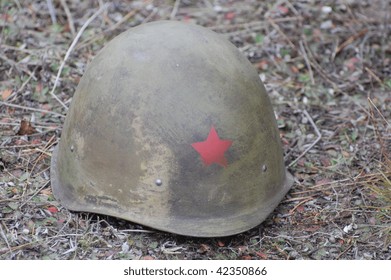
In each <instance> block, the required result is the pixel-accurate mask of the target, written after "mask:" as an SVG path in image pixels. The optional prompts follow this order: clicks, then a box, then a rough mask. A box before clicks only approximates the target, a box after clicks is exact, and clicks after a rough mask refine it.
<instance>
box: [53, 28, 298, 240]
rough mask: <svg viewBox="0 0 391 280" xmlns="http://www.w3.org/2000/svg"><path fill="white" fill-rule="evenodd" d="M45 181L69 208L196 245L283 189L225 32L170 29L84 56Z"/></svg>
mask: <svg viewBox="0 0 391 280" xmlns="http://www.w3.org/2000/svg"><path fill="white" fill-rule="evenodd" d="M51 180H52V188H53V193H54V196H55V198H56V199H58V200H59V201H60V202H61V203H62V204H63V205H64V206H65V207H67V208H68V209H71V210H76V211H86V212H94V213H100V214H106V215H111V216H115V217H119V218H123V219H126V220H129V221H132V222H136V223H140V224H143V225H146V226H149V227H152V228H156V229H160V230H164V231H168V232H172V233H177V234H181V235H189V236H199V237H209V236H227V235H232V234H236V233H239V232H243V231H245V230H247V229H250V228H252V227H254V226H256V225H258V224H260V223H261V222H262V221H263V220H265V219H266V217H267V216H268V215H269V214H270V213H271V212H272V211H273V209H274V208H275V207H276V206H277V204H278V203H279V202H280V201H281V200H282V198H283V197H284V195H285V194H286V193H287V191H288V190H289V188H290V186H291V185H292V179H291V176H290V175H289V173H287V172H286V169H285V167H284V161H283V153H282V148H281V143H280V138H279V133H278V129H277V124H276V120H275V116H274V112H273V109H272V106H271V103H270V100H269V98H268V96H267V94H266V92H265V88H264V86H263V84H262V82H261V80H260V79H259V76H258V74H257V72H256V71H255V69H254V68H253V67H252V65H251V64H250V63H249V61H248V60H247V59H246V57H244V56H243V55H242V54H241V53H240V52H239V51H238V50H237V49H236V48H235V46H233V45H232V44H231V43H230V42H228V41H227V40H226V39H225V38H224V37H223V36H221V35H218V34H216V33H214V32H212V31H210V30H208V29H206V28H203V27H200V26H196V25H191V24H185V23H180V22H176V21H159V22H153V23H148V24H143V25H140V26H137V27H134V28H131V29H130V30H128V31H126V32H124V33H122V34H120V35H119V36H117V37H116V38H114V39H113V40H112V41H111V42H109V43H108V44H107V45H106V47H104V48H103V49H102V50H101V51H100V53H99V54H98V55H97V56H96V57H95V58H94V59H93V60H92V62H91V63H90V64H89V66H88V67H87V70H86V72H85V74H84V76H83V77H82V79H81V81H80V83H79V85H78V87H77V90H76V93H75V95H74V97H73V100H72V104H71V106H70V110H69V112H68V115H67V117H66V120H65V124H64V127H63V131H62V136H61V140H60V143H59V145H58V146H57V147H56V148H55V150H54V153H53V157H52V164H51Z"/></svg>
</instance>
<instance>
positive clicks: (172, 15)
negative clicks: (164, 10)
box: [170, 0, 181, 20]
mask: <svg viewBox="0 0 391 280" xmlns="http://www.w3.org/2000/svg"><path fill="white" fill-rule="evenodd" d="M180 3H181V0H175V4H174V8H173V9H172V12H171V15H170V20H173V19H174V18H175V16H176V14H177V12H178V9H179V4H180Z"/></svg>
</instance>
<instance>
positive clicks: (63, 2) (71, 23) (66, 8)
mask: <svg viewBox="0 0 391 280" xmlns="http://www.w3.org/2000/svg"><path fill="white" fill-rule="evenodd" d="M60 2H61V6H62V7H63V9H64V11H65V14H66V15H67V18H68V24H69V29H70V30H71V33H72V35H73V36H75V34H76V29H75V24H74V22H73V17H72V14H71V11H70V10H69V7H68V5H67V2H66V1H65V0H60Z"/></svg>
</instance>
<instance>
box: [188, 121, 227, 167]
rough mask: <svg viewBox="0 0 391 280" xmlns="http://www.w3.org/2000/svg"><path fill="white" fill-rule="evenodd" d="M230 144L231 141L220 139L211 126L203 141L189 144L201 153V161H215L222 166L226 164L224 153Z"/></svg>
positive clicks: (207, 162)
mask: <svg viewBox="0 0 391 280" xmlns="http://www.w3.org/2000/svg"><path fill="white" fill-rule="evenodd" d="M231 145H232V141H230V140H221V139H220V137H219V135H218V134H217V132H216V130H215V128H214V127H213V126H212V127H211V128H210V131H209V135H208V138H207V139H206V140H205V141H203V142H196V143H193V144H191V146H192V147H193V148H194V149H195V150H196V151H197V152H198V153H199V154H200V155H201V158H202V161H203V162H204V163H205V164H206V165H211V164H212V163H217V164H220V165H221V166H224V167H225V166H227V164H228V163H227V159H226V158H225V156H224V153H225V151H227V150H228V148H229V147H230V146H231Z"/></svg>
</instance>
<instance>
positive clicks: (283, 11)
mask: <svg viewBox="0 0 391 280" xmlns="http://www.w3.org/2000/svg"><path fill="white" fill-rule="evenodd" d="M277 9H278V11H279V12H280V13H281V14H283V15H286V14H287V13H289V9H288V8H287V7H285V6H278V7H277Z"/></svg>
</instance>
